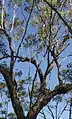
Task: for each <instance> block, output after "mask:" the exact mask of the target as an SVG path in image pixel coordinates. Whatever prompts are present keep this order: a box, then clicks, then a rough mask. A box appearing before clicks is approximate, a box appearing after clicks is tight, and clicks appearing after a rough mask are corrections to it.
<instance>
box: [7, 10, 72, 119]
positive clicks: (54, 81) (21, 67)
mask: <svg viewBox="0 0 72 119" xmlns="http://www.w3.org/2000/svg"><path fill="white" fill-rule="evenodd" d="M11 12H12V11H11ZM11 14H12V13H11ZM19 15H20V14H19ZM10 19H12V18H10ZM61 30H62V31H63V30H64V29H61ZM35 31H36V29H35V27H32V26H31V25H29V27H28V33H33V32H35ZM62 31H61V32H62ZM16 46H17V43H16ZM16 46H15V47H16ZM28 50H31V49H26V48H24V56H27V55H28ZM71 51H72V44H71V45H70V46H69V47H68V48H67V49H66V50H65V51H64V53H63V55H62V56H61V57H63V56H67V55H68V54H69V52H71ZM39 58H41V56H40V57H39ZM60 60H61V59H60ZM71 61H72V57H69V58H67V59H65V61H63V62H62V67H61V69H62V68H64V67H65V66H66V64H67V63H69V62H71ZM29 67H31V72H30V75H31V76H34V73H35V67H34V66H33V65H32V64H30V63H16V64H15V67H14V71H16V69H19V70H22V71H23V75H22V77H21V78H22V79H25V78H26V77H27V76H28V72H29ZM41 68H42V71H43V72H44V71H45V68H46V59H45V60H44V61H43V63H42V64H41ZM38 80H39V78H38ZM56 84H58V80H57V68H56V66H55V67H54V69H53V70H52V72H51V79H50V80H49V77H47V86H49V85H50V87H51V89H53V88H54V87H55V85H56ZM10 106H11V104H10ZM10 106H9V110H10V111H11V108H10ZM45 109H46V108H45ZM54 113H55V112H54ZM46 115H47V117H48V118H49V119H51V116H50V115H49V114H48V113H47V112H46ZM64 118H65V119H68V113H67V112H64V114H63V115H62V116H61V118H60V119H64ZM37 119H42V118H41V117H40V115H38V117H37Z"/></svg>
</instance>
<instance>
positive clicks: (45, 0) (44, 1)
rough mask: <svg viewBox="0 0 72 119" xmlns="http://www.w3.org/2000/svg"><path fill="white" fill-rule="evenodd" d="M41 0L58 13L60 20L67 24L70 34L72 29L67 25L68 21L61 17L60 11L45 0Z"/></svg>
mask: <svg viewBox="0 0 72 119" xmlns="http://www.w3.org/2000/svg"><path fill="white" fill-rule="evenodd" d="M43 1H44V2H45V3H46V4H47V5H48V6H49V7H51V8H52V9H53V10H54V11H55V12H56V13H57V15H58V16H59V18H60V19H61V20H62V22H63V23H64V24H65V26H67V28H68V30H69V32H70V33H71V34H72V29H71V27H70V26H69V25H68V23H67V22H66V21H65V20H64V19H63V17H62V16H61V15H60V13H59V12H58V11H57V9H56V8H54V7H53V5H52V4H50V3H49V2H48V1H47V0H43Z"/></svg>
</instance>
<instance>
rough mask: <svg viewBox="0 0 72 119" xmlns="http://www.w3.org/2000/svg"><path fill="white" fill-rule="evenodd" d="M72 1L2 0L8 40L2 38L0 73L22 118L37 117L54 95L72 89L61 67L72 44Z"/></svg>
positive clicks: (2, 27)
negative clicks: (65, 80) (65, 79)
mask: <svg viewBox="0 0 72 119" xmlns="http://www.w3.org/2000/svg"><path fill="white" fill-rule="evenodd" d="M71 5H72V4H71V2H70V1H69V0H63V1H62V0H60V1H58V0H55V1H52V0H49V1H48V0H40V1H39V0H38V1H36V0H31V1H29V0H24V1H21V0H10V1H9V0H8V1H4V0H2V1H1V2H0V12H1V14H0V16H1V23H0V35H1V38H2V39H1V40H2V41H3V39H4V43H5V44H3V45H2V42H1V46H2V48H0V52H1V56H0V61H1V63H0V73H1V74H2V75H3V77H4V80H5V82H6V86H7V88H8V92H9V96H10V99H11V102H12V106H13V109H14V111H15V114H16V116H17V118H18V119H36V117H37V115H38V114H39V112H40V111H41V110H42V109H43V107H44V106H46V105H47V104H48V103H49V102H50V101H51V99H53V97H54V96H56V95H58V94H59V95H61V94H65V93H67V92H69V91H71V90H72V84H70V83H64V82H63V81H62V77H61V71H60V70H61V68H62V66H63V65H62V62H63V61H64V59H65V58H67V54H66V56H65V57H64V55H65V51H66V50H68V49H69V51H70V47H71V38H72V29H71V27H72V22H71V20H72V19H71V18H72V14H71V7H72V6H71ZM6 44H7V50H6V51H5V49H6V47H5V45H6ZM2 49H3V50H2ZM2 51H4V53H3V52H2ZM68 53H69V54H68V56H71V54H70V52H68ZM26 62H27V63H26ZM65 63H66V62H65ZM21 64H22V65H23V69H22V70H20V67H21ZM25 64H26V65H25ZM28 64H29V65H28ZM27 67H28V68H27ZM54 68H57V72H55V75H56V76H57V77H55V78H56V80H55V79H54V78H52V82H54V81H56V82H57V83H54V85H53V87H51V83H50V84H49V77H48V76H49V75H50V73H53V72H52V70H53V69H54ZM24 69H26V70H24ZM25 73H28V74H27V75H26V76H25ZM1 82H2V80H1ZM47 82H48V83H47ZM21 103H22V104H21ZM26 113H27V115H26Z"/></svg>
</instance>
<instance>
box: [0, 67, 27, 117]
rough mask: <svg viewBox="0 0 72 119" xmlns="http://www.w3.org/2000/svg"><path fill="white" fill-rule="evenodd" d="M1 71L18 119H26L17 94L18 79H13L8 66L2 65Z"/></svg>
mask: <svg viewBox="0 0 72 119" xmlns="http://www.w3.org/2000/svg"><path fill="white" fill-rule="evenodd" d="M0 73H1V74H2V75H3V77H4V79H5V81H6V84H7V87H8V90H9V94H10V97H11V101H12V105H13V108H14V111H15V113H16V115H17V119H25V116H24V111H23V109H22V106H21V103H20V101H19V98H18V95H17V87H16V81H15V80H14V81H12V80H11V76H10V71H9V70H8V69H7V68H4V67H3V66H2V65H0Z"/></svg>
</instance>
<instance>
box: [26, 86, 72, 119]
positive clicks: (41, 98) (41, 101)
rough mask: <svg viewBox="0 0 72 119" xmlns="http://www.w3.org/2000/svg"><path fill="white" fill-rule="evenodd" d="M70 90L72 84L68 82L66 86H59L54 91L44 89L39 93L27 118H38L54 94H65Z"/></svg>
mask: <svg viewBox="0 0 72 119" xmlns="http://www.w3.org/2000/svg"><path fill="white" fill-rule="evenodd" d="M70 90H72V84H66V85H65V86H63V87H61V88H60V87H59V88H57V89H56V90H53V91H48V90H47V89H46V90H44V93H43V92H42V93H40V94H39V95H38V98H37V101H36V102H35V104H34V105H33V106H32V107H31V109H30V110H29V113H28V115H27V119H36V117H37V115H38V113H39V112H40V111H41V109H42V108H43V107H44V106H46V105H47V104H48V103H49V102H50V100H51V99H52V98H53V97H54V96H56V95H57V94H65V93H67V92H68V91H70Z"/></svg>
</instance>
